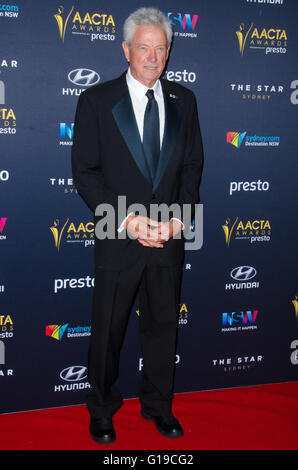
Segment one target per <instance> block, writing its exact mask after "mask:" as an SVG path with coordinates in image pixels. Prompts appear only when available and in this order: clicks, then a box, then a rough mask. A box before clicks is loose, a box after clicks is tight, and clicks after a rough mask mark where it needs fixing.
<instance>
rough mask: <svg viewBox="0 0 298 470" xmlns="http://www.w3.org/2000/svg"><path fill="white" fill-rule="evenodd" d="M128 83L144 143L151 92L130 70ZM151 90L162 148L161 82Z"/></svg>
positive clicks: (162, 101)
mask: <svg viewBox="0 0 298 470" xmlns="http://www.w3.org/2000/svg"><path fill="white" fill-rule="evenodd" d="M126 83H127V86H128V90H129V94H130V98H131V101H132V106H133V110H134V115H135V118H136V121H137V126H138V130H139V134H140V138H141V141H142V142H143V131H144V115H145V110H146V106H147V103H148V98H147V96H146V93H147V91H148V90H149V88H148V87H146V86H145V85H143V84H142V83H141V82H139V81H138V80H136V79H135V78H134V77H133V76H132V75H131V72H130V68H129V69H128V71H127V74H126ZM151 90H153V91H154V97H155V99H156V101H157V104H158V112H159V132H160V148H161V146H162V140H163V134H164V128H165V104H164V98H163V91H162V87H161V83H160V81H159V80H156V82H155V84H154V85H153V87H152V88H151ZM131 214H133V212H130V213H129V214H128V215H127V216H126V217H125V219H124V220H123V222H122V223H121V225H120V227H119V228H118V229H117V230H118V232H122V230H124V224H125V221H126V219H127V218H128V217H129V216H130V215H131ZM171 220H178V221H179V222H180V223H181V224H182V230H184V224H183V222H182V221H181V220H180V219H177V218H176V217H172V218H171Z"/></svg>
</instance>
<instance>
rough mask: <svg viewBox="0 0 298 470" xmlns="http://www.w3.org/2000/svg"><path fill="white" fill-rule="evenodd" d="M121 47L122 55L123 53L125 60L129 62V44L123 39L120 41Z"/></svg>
mask: <svg viewBox="0 0 298 470" xmlns="http://www.w3.org/2000/svg"><path fill="white" fill-rule="evenodd" d="M122 49H123V52H124V55H125V58H126V60H127V62H129V59H130V53H129V52H130V51H129V46H128V45H127V43H126V42H125V41H123V42H122Z"/></svg>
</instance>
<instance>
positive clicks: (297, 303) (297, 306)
mask: <svg viewBox="0 0 298 470" xmlns="http://www.w3.org/2000/svg"><path fill="white" fill-rule="evenodd" d="M292 302H293V305H294V309H295V314H296V318H297V320H298V294H296V295H295V299H294V300H292Z"/></svg>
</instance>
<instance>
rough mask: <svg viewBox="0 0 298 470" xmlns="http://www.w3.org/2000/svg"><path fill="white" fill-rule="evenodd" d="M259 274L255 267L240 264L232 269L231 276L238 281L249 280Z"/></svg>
mask: <svg viewBox="0 0 298 470" xmlns="http://www.w3.org/2000/svg"><path fill="white" fill-rule="evenodd" d="M256 274H257V271H256V269H255V268H252V267H251V266H238V267H237V268H234V269H233V270H232V271H231V277H232V278H233V279H236V281H248V280H249V279H252V278H253V277H255V275H256Z"/></svg>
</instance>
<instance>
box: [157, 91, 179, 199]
mask: <svg viewBox="0 0 298 470" xmlns="http://www.w3.org/2000/svg"><path fill="white" fill-rule="evenodd" d="M177 100H178V97H176V96H174V95H172V94H171V93H168V92H166V91H165V90H164V103H165V129H164V136H163V141H162V147H161V152H160V158H159V162H158V168H157V172H156V176H155V179H154V185H153V191H155V190H156V188H157V187H158V185H159V183H160V182H161V179H162V177H163V174H164V172H165V170H166V168H167V165H168V163H169V160H170V157H171V155H172V153H173V151H174V147H175V144H176V140H177V137H178V131H179V128H180V122H181V110H180V107H179V105H178V103H177Z"/></svg>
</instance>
